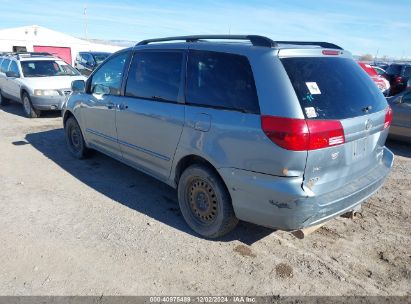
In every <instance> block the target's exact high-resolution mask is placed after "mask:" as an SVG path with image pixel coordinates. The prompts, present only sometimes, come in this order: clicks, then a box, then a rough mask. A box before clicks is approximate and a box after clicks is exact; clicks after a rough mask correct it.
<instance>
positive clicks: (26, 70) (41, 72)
mask: <svg viewBox="0 0 411 304" xmlns="http://www.w3.org/2000/svg"><path fill="white" fill-rule="evenodd" d="M20 63H21V69H22V71H23V75H24V77H49V76H78V75H80V74H79V72H77V71H76V70H75V69H74V68H72V67H71V66H70V65H68V64H67V63H65V62H64V61H59V60H33V61H21V62H20Z"/></svg>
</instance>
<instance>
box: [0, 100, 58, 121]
mask: <svg viewBox="0 0 411 304" xmlns="http://www.w3.org/2000/svg"><path fill="white" fill-rule="evenodd" d="M0 109H1V110H2V111H4V112H6V113H10V114H13V115H16V116H21V117H26V116H25V115H24V111H23V106H22V105H21V104H20V103H17V102H12V101H9V104H8V105H6V106H2V107H1V108H0ZM60 116H61V111H41V115H40V117H39V118H36V119H42V118H53V117H60Z"/></svg>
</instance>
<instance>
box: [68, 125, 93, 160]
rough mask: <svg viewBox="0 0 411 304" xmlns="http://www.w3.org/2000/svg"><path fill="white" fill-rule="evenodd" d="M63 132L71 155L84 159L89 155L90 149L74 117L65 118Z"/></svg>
mask: <svg viewBox="0 0 411 304" xmlns="http://www.w3.org/2000/svg"><path fill="white" fill-rule="evenodd" d="M64 134H65V138H66V144H67V148H68V149H69V151H70V153H71V155H73V156H74V157H75V158H77V159H84V158H87V157H88V156H89V155H90V150H89V149H88V148H87V147H86V143H85V142H84V138H83V134H82V133H81V129H80V126H79V124H78V123H77V120H76V119H75V118H74V117H69V118H68V119H67V121H66V123H65V125H64Z"/></svg>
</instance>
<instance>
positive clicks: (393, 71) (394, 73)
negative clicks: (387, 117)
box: [384, 63, 411, 96]
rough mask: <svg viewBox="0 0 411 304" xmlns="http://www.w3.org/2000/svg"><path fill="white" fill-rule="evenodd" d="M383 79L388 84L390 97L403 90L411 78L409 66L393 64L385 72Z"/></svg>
mask: <svg viewBox="0 0 411 304" xmlns="http://www.w3.org/2000/svg"><path fill="white" fill-rule="evenodd" d="M384 77H385V78H387V80H388V81H389V82H390V85H391V89H390V96H392V95H396V94H398V93H400V92H402V91H404V90H405V88H406V87H407V82H408V80H409V79H410V78H411V64H409V63H393V64H391V65H390V66H389V67H388V69H387V70H386V71H385V74H384Z"/></svg>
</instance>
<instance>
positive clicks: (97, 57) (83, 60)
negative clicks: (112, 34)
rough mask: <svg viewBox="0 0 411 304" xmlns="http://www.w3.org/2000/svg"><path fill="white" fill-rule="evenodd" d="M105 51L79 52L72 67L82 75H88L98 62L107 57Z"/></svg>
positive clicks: (107, 54)
mask: <svg viewBox="0 0 411 304" xmlns="http://www.w3.org/2000/svg"><path fill="white" fill-rule="evenodd" d="M110 55H111V53H107V52H80V53H79V54H78V55H77V56H76V59H75V60H74V67H75V68H76V69H77V70H78V71H79V72H80V73H81V74H83V75H86V76H88V75H90V74H91V72H93V71H94V69H95V68H96V67H98V65H99V64H101V63H102V62H103V61H104V60H106V59H107V57H109V56H110Z"/></svg>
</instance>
